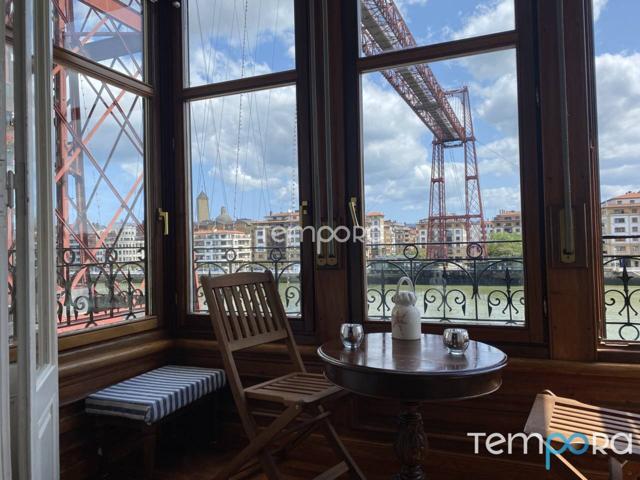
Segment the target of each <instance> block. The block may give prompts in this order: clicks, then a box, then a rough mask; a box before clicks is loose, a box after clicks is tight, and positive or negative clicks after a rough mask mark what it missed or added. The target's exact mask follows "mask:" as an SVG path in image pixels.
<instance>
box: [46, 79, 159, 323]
mask: <svg viewBox="0 0 640 480" xmlns="http://www.w3.org/2000/svg"><path fill="white" fill-rule="evenodd" d="M53 85H54V94H55V97H54V109H55V148H56V151H55V180H56V211H55V214H56V229H57V230H56V246H57V270H58V289H57V298H58V327H59V331H60V332H66V331H69V330H76V329H82V328H87V327H93V326H102V325H106V324H110V323H114V322H119V321H123V320H131V319H135V318H141V317H142V316H144V315H145V313H146V297H147V282H146V260H145V259H146V258H147V256H148V252H147V251H146V243H145V208H144V158H145V157H144V100H143V98H142V97H139V96H136V95H134V94H132V93H129V92H127V91H125V90H121V89H120V88H117V87H114V86H112V85H109V84H107V83H104V82H101V81H98V80H95V79H93V78H91V77H88V76H85V75H83V74H80V73H78V72H75V71H73V70H71V69H67V68H62V67H60V66H55V67H54V81H53Z"/></svg>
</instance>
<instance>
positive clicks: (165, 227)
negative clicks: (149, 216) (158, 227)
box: [158, 208, 169, 237]
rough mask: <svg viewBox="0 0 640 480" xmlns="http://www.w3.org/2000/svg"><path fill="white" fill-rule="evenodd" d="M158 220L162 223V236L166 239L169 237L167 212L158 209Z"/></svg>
mask: <svg viewBox="0 0 640 480" xmlns="http://www.w3.org/2000/svg"><path fill="white" fill-rule="evenodd" d="M158 220H159V221H161V222H162V234H163V235H164V236H165V237H167V236H168V235H169V212H166V211H164V210H163V209H161V208H159V209H158Z"/></svg>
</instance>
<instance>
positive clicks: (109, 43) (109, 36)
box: [52, 0, 144, 80]
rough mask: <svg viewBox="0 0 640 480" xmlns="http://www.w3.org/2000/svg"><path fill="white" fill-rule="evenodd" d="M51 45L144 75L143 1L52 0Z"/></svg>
mask: <svg viewBox="0 0 640 480" xmlns="http://www.w3.org/2000/svg"><path fill="white" fill-rule="evenodd" d="M52 5H53V12H54V45H56V46H58V47H61V48H65V49H67V50H70V51H72V52H74V53H77V54H78V55H81V56H83V57H86V58H88V59H89V60H93V61H94V62H97V63H100V64H102V65H104V66H106V67H109V68H112V69H114V70H117V71H118V72H120V73H124V74H126V75H129V76H131V77H134V78H137V79H140V80H142V79H143V78H144V58H143V48H144V16H143V6H142V5H143V0H124V1H122V0H101V1H87V0H52Z"/></svg>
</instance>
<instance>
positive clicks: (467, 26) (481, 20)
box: [451, 0, 515, 40]
mask: <svg viewBox="0 0 640 480" xmlns="http://www.w3.org/2000/svg"><path fill="white" fill-rule="evenodd" d="M514 28H515V13H514V0H491V1H490V2H487V3H481V4H479V5H477V6H476V7H475V9H474V12H473V14H471V15H469V16H468V17H467V18H466V19H464V20H463V22H462V28H461V29H460V30H457V31H454V32H452V33H451V37H452V39H454V40H457V39H460V38H469V37H476V36H478V35H487V34H489V33H495V32H502V31H506V30H513V29H514Z"/></svg>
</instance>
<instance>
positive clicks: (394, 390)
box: [318, 333, 507, 480]
mask: <svg viewBox="0 0 640 480" xmlns="http://www.w3.org/2000/svg"><path fill="white" fill-rule="evenodd" d="M318 355H319V356H320V358H321V359H322V360H323V361H324V362H325V374H326V376H327V378H328V379H329V380H331V381H332V382H333V383H335V384H336V385H339V386H341V387H343V388H344V389H346V390H349V391H351V392H353V393H356V394H359V395H365V396H370V397H374V398H384V399H395V400H400V401H402V403H403V405H404V411H403V412H402V413H401V414H400V417H399V420H400V421H399V425H400V427H399V432H398V435H397V438H396V441H395V444H394V449H395V452H396V455H397V456H398V458H399V460H400V463H401V465H402V467H401V470H400V473H399V474H397V475H396V476H395V477H394V478H395V479H401V480H422V479H424V478H425V476H424V471H423V468H422V457H423V453H424V450H425V448H426V444H427V440H426V436H425V434H424V429H423V424H422V416H421V415H420V408H419V407H420V404H421V403H422V402H426V401H446V400H462V399H468V398H475V397H480V396H483V395H488V394H490V393H492V392H495V391H496V390H498V388H500V385H501V384H502V369H503V368H504V367H505V366H506V365H507V355H506V354H505V353H504V352H502V351H501V350H499V349H497V348H494V347H492V346H490V345H486V344H484V343H480V342H474V341H471V342H470V344H469V348H468V350H467V351H466V353H465V355H464V356H454V355H450V354H449V353H447V350H446V347H445V346H444V345H443V344H442V336H440V335H428V334H424V335H422V338H421V339H420V340H419V341H418V340H393V339H392V338H391V334H390V333H370V334H367V335H366V336H365V339H364V342H363V343H362V345H361V346H360V348H359V349H358V350H348V349H345V348H344V347H343V346H342V342H341V341H340V340H339V339H337V340H333V341H330V342H327V343H325V344H324V345H322V346H321V347H320V348H318Z"/></svg>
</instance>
